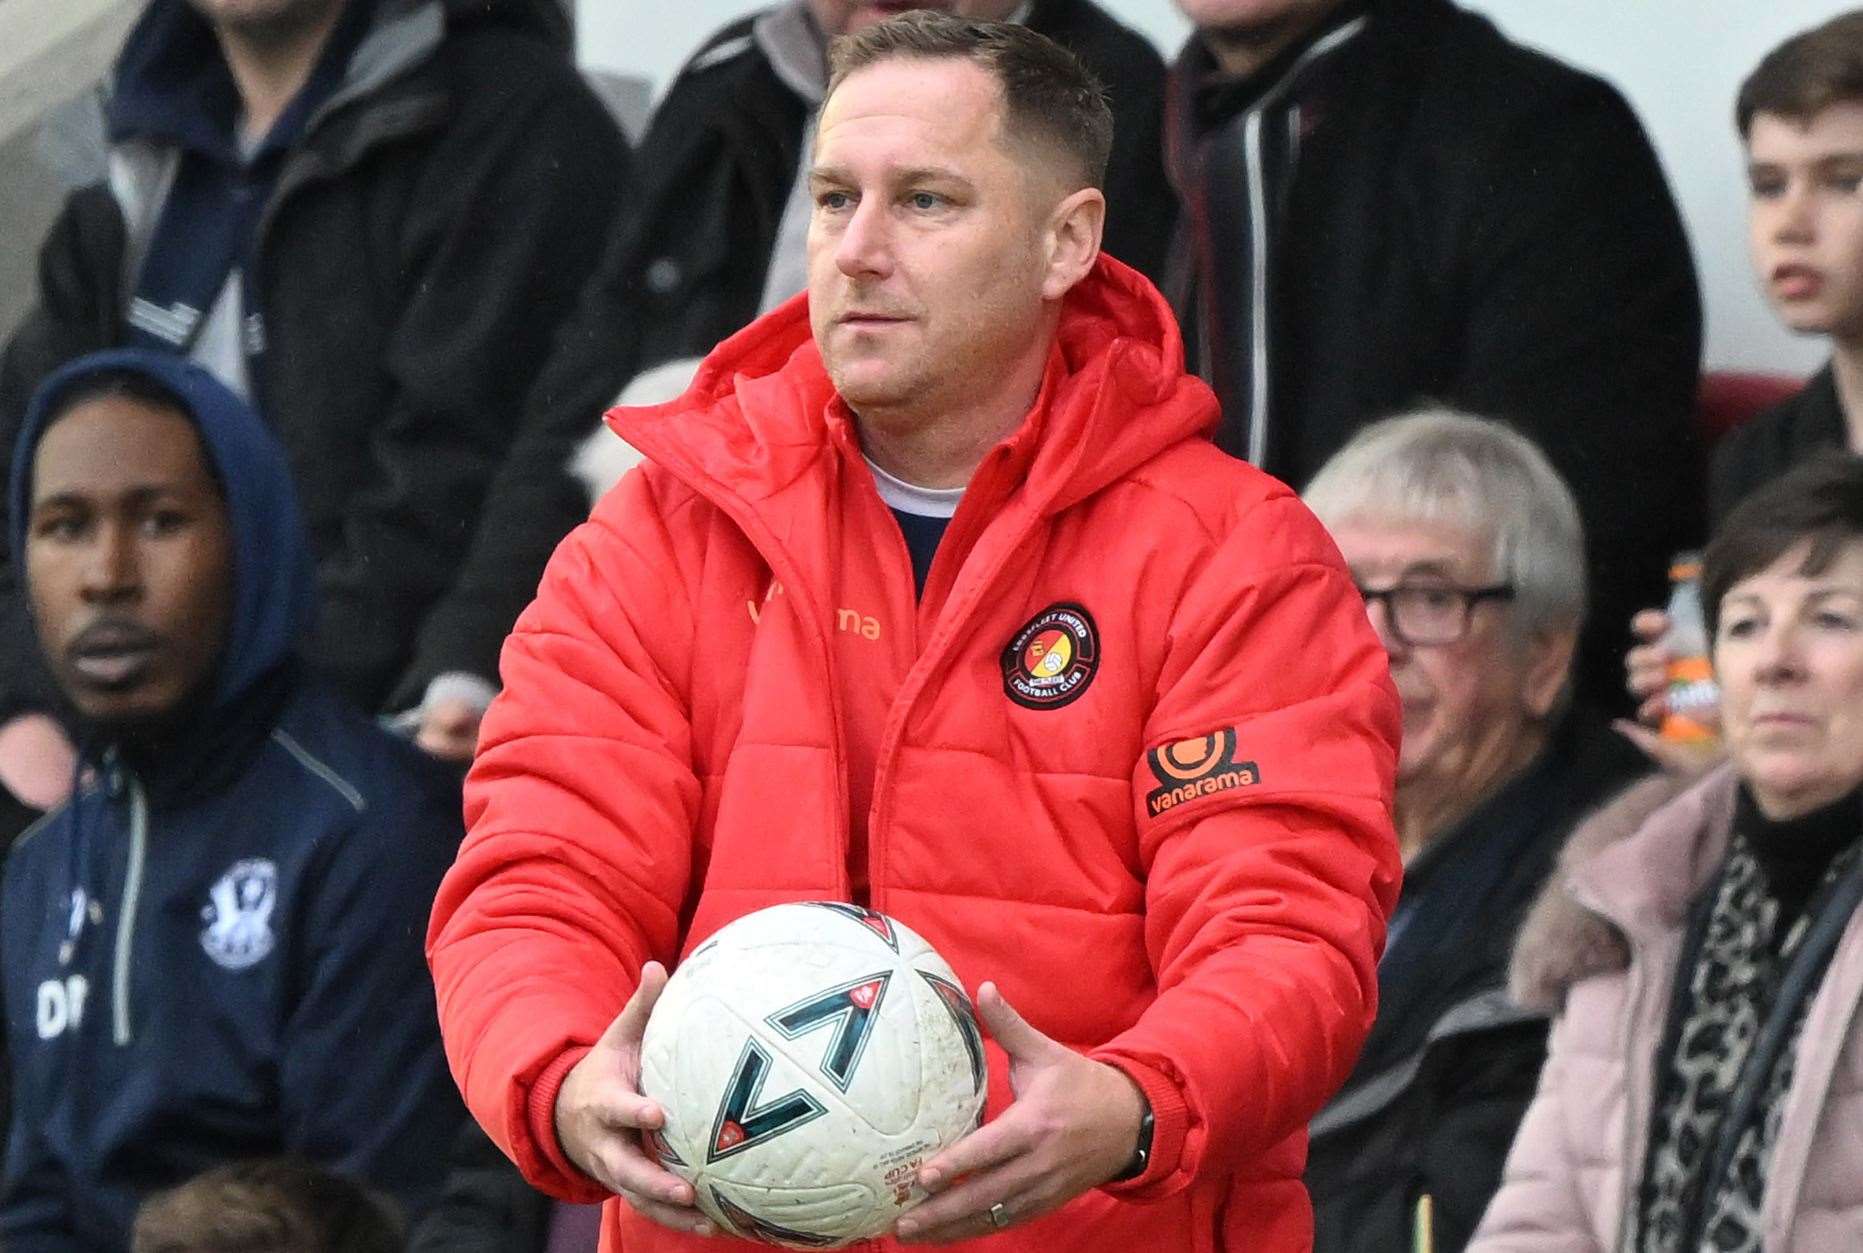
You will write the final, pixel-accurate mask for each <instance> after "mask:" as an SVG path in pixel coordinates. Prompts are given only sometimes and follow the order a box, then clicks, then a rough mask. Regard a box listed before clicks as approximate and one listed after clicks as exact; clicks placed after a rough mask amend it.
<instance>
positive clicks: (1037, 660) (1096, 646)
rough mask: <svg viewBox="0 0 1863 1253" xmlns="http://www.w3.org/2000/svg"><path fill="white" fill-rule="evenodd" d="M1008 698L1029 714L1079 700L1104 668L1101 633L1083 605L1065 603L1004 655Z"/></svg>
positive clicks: (1039, 618)
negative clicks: (1102, 667)
mask: <svg viewBox="0 0 1863 1253" xmlns="http://www.w3.org/2000/svg"><path fill="white" fill-rule="evenodd" d="M1002 665H1003V694H1004V695H1005V696H1007V697H1009V699H1010V700H1012V701H1014V702H1015V703H1016V704H1018V705H1021V706H1022V707H1023V708H1025V709H1059V708H1060V707H1061V706H1063V705H1065V704H1068V703H1069V702H1070V701H1074V700H1078V699H1079V698H1080V696H1081V694H1082V693H1084V692H1085V691H1086V690H1087V687H1088V685H1089V684H1091V683H1092V682H1093V676H1094V675H1095V674H1096V673H1098V671H1099V668H1100V629H1099V627H1097V626H1095V625H1094V622H1093V615H1092V614H1090V613H1088V612H1087V611H1086V609H1085V608H1084V607H1082V606H1080V605H1076V604H1072V603H1070V602H1063V603H1062V604H1058V605H1050V606H1048V608H1046V609H1044V610H1042V611H1041V612H1040V613H1038V614H1036V615H1035V616H1034V617H1033V618H1031V619H1029V621H1028V623H1027V625H1025V626H1024V627H1023V628H1022V629H1021V630H1019V631H1017V632H1016V634H1015V638H1014V639H1012V640H1010V641H1009V647H1007V648H1005V649H1004V650H1003V656H1002Z"/></svg>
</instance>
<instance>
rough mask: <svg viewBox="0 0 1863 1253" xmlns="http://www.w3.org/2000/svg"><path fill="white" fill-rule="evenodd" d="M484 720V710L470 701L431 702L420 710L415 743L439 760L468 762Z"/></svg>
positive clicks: (475, 747)
mask: <svg viewBox="0 0 1863 1253" xmlns="http://www.w3.org/2000/svg"><path fill="white" fill-rule="evenodd" d="M484 717H485V707H484V706H482V705H477V704H474V703H473V702H472V701H468V700H440V701H433V702H431V703H430V704H429V705H428V706H427V707H426V708H425V709H423V710H421V715H420V730H419V731H418V732H417V733H416V734H415V736H414V742H415V743H416V744H418V745H419V746H420V747H421V748H422V749H424V750H426V751H427V753H429V754H430V755H432V756H434V757H438V758H439V759H440V760H441V761H461V762H464V761H471V760H472V754H473V752H474V751H475V750H476V749H477V748H478V746H479V722H480V721H481V720H482V719H483V718H484Z"/></svg>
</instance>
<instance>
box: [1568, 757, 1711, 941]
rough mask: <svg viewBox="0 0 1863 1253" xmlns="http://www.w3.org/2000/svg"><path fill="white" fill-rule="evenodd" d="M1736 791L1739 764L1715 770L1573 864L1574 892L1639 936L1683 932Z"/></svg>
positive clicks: (1632, 935) (1583, 902) (1708, 876)
mask: <svg viewBox="0 0 1863 1253" xmlns="http://www.w3.org/2000/svg"><path fill="white" fill-rule="evenodd" d="M1737 791H1738V780H1737V779H1736V778H1735V775H1734V768H1733V766H1732V765H1731V764H1728V765H1724V766H1721V767H1720V768H1718V769H1716V770H1715V771H1713V772H1712V773H1710V774H1709V775H1708V776H1707V777H1706V778H1704V779H1702V780H1701V782H1699V783H1698V784H1696V785H1695V786H1694V787H1692V788H1690V789H1689V790H1688V791H1686V792H1684V793H1682V795H1680V796H1678V797H1676V798H1675V799H1674V800H1673V801H1671V802H1669V803H1668V804H1667V805H1664V806H1663V807H1662V808H1661V809H1658V810H1657V811H1656V812H1655V813H1653V814H1651V815H1650V816H1649V818H1648V819H1646V820H1645V821H1644V823H1643V824H1642V825H1641V826H1640V827H1638V828H1637V829H1636V831H1635V832H1634V833H1633V834H1632V835H1630V837H1629V838H1627V839H1624V840H1622V841H1620V842H1619V843H1616V844H1613V845H1611V846H1610V847H1609V848H1606V849H1604V850H1602V851H1601V852H1599V853H1598V854H1597V856H1595V857H1593V858H1591V859H1590V860H1588V861H1586V862H1584V863H1582V864H1580V865H1579V866H1577V867H1576V868H1574V869H1573V871H1572V875H1571V879H1570V891H1571V894H1572V896H1573V898H1574V899H1575V900H1577V901H1578V902H1579V904H1581V905H1584V906H1585V907H1587V908H1589V909H1590V910H1592V911H1593V912H1594V913H1596V914H1598V915H1599V916H1600V917H1602V918H1604V919H1605V920H1606V921H1607V922H1610V923H1611V924H1612V925H1614V926H1616V927H1617V928H1618V929H1619V930H1620V931H1622V932H1623V933H1624V935H1625V936H1627V937H1628V938H1629V939H1630V940H1632V941H1633V942H1641V941H1648V940H1651V939H1654V938H1656V937H1658V936H1660V935H1662V934H1664V933H1666V932H1671V931H1678V930H1680V929H1681V928H1682V927H1683V925H1684V924H1685V923H1686V921H1687V916H1688V906H1689V902H1690V901H1691V900H1693V899H1694V898H1695V896H1696V895H1697V894H1698V893H1699V892H1700V890H1701V889H1702V887H1703V886H1704V885H1706V883H1707V882H1708V880H1709V879H1711V878H1713V876H1714V873H1715V870H1716V868H1717V867H1718V866H1719V865H1720V863H1721V857H1722V855H1723V854H1724V853H1725V852H1726V851H1727V841H1728V838H1729V835H1730V833H1731V831H1732V829H1733V817H1734V798H1735V795H1736V793H1737Z"/></svg>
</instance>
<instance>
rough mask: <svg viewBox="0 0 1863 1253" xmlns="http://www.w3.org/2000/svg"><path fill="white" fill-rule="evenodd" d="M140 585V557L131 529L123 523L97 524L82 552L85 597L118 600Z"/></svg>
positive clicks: (136, 590)
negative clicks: (86, 549)
mask: <svg viewBox="0 0 1863 1253" xmlns="http://www.w3.org/2000/svg"><path fill="white" fill-rule="evenodd" d="M141 587H142V561H141V555H140V553H139V551H138V549H137V546H136V536H135V532H134V531H133V530H131V529H130V528H129V527H126V526H112V525H104V526H99V527H98V528H97V530H96V534H95V537H94V538H93V540H92V542H91V544H90V549H89V551H88V552H87V553H86V554H85V562H84V585H83V591H84V595H85V597H86V598H87V599H89V600H93V601H101V602H114V601H121V600H125V599H128V598H130V597H133V596H134V595H136V593H137V592H139V591H140V590H141Z"/></svg>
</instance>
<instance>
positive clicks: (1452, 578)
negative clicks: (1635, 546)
mask: <svg viewBox="0 0 1863 1253" xmlns="http://www.w3.org/2000/svg"><path fill="white" fill-rule="evenodd" d="M1306 502H1307V504H1308V505H1309V506H1310V507H1311V508H1312V509H1313V511H1314V512H1315V513H1316V514H1318V515H1319V517H1320V519H1321V521H1323V522H1324V523H1325V524H1326V525H1327V528H1328V529H1329V530H1330V531H1331V532H1332V534H1333V538H1334V539H1335V540H1336V541H1337V542H1338V544H1339V547H1340V550H1341V551H1342V552H1343V553H1344V555H1345V559H1346V564H1347V565H1348V566H1349V567H1350V568H1351V570H1352V575H1353V578H1354V580H1355V581H1356V582H1357V583H1358V586H1359V590H1360V591H1361V593H1363V595H1364V597H1365V609H1366V612H1367V613H1368V614H1369V615H1370V616H1371V622H1372V626H1373V628H1374V629H1375V630H1376V631H1377V633H1378V636H1379V638H1380V639H1381V640H1382V641H1383V642H1384V647H1385V650H1386V652H1387V653H1388V654H1389V656H1390V662H1391V676H1392V679H1393V680H1394V681H1395V682H1396V684H1397V691H1398V695H1399V696H1400V697H1401V698H1402V700H1403V709H1404V738H1403V749H1402V754H1401V756H1400V757H1399V759H1398V767H1397V830H1398V837H1399V840H1400V841H1401V844H1402V848H1403V854H1404V862H1405V872H1404V874H1405V882H1404V889H1403V895H1402V898H1401V899H1400V901H1399V903H1398V908H1397V913H1396V914H1395V915H1394V916H1393V918H1392V920H1391V930H1390V938H1389V943H1388V946H1387V948H1386V950H1385V954H1384V958H1383V961H1382V962H1381V964H1380V966H1379V970H1378V985H1379V988H1378V991H1379V1014H1378V1020H1377V1024H1376V1026H1374V1027H1373V1029H1372V1034H1371V1036H1370V1038H1369V1039H1368V1041H1367V1042H1366V1045H1365V1050H1364V1052H1363V1053H1362V1054H1361V1055H1360V1057H1359V1061H1358V1064H1357V1067H1356V1069H1355V1070H1354V1071H1353V1073H1352V1077H1351V1078H1350V1079H1349V1080H1348V1081H1347V1083H1346V1086H1345V1087H1344V1088H1343V1089H1342V1090H1341V1091H1340V1093H1339V1094H1338V1096H1337V1097H1335V1098H1334V1099H1333V1101H1332V1102H1331V1103H1329V1104H1328V1105H1327V1106H1326V1108H1325V1109H1324V1110H1322V1111H1321V1113H1320V1115H1319V1117H1318V1118H1317V1119H1316V1120H1315V1121H1314V1123H1313V1125H1312V1129H1311V1130H1312V1148H1311V1153H1310V1157H1309V1166H1308V1177H1307V1182H1308V1187H1309V1188H1310V1189H1311V1191H1312V1194H1313V1203H1314V1214H1315V1225H1316V1244H1315V1248H1316V1249H1317V1250H1319V1251H1320V1253H1329V1251H1330V1253H1340V1251H1342V1250H1378V1251H1379V1253H1384V1251H1386V1250H1392V1249H1429V1250H1433V1253H1450V1251H1451V1250H1458V1249H1460V1248H1462V1246H1463V1245H1464V1243H1466V1241H1467V1240H1468V1237H1469V1235H1470V1234H1471V1233H1472V1231H1473V1229H1474V1226H1475V1223H1476V1222H1477V1221H1478V1220H1479V1219H1480V1217H1481V1213H1482V1210H1483V1208H1484V1206H1485V1205H1486V1203H1487V1200H1488V1198H1489V1197H1490V1196H1491V1195H1492V1193H1493V1191H1494V1189H1495V1187H1496V1186H1497V1185H1498V1183H1499V1181H1500V1168H1501V1162H1502V1160H1503V1158H1504V1157H1505V1156H1506V1153H1507V1147H1508V1144H1509V1143H1510V1141H1511V1140H1512V1139H1513V1134H1514V1130H1515V1128H1516V1127H1517V1126H1518V1124H1519V1121H1520V1118H1521V1116H1522V1115H1523V1114H1524V1113H1525V1110H1526V1106H1527V1103H1528V1101H1529V1099H1530V1098H1531V1096H1532V1094H1533V1090H1534V1084H1535V1080H1536V1077H1537V1075H1538V1072H1539V1068H1540V1064H1541V1062H1542V1060H1543V1059H1544V1057H1545V1044H1546V1026H1547V1024H1546V1021H1545V1020H1544V1019H1543V1018H1541V1017H1537V1016H1534V1015H1530V1014H1527V1013H1525V1012H1524V1011H1522V1010H1520V1009H1518V1008H1517V1007H1515V1006H1514V1005H1512V1004H1511V1003H1510V1002H1509V1001H1508V999H1507V994H1506V986H1505V983H1506V967H1507V958H1508V951H1509V949H1510V947H1511V945H1512V941H1513V936H1514V933H1515V931H1516V930H1517V929H1518V927H1519V923H1520V920H1521V917H1522V915H1523V914H1524V912H1525V910H1526V908H1527V906H1528V905H1529V904H1530V903H1531V901H1532V899H1533V897H1534V896H1535V894H1536V893H1537V891H1538V888H1539V886H1540V884H1541V883H1542V882H1543V881H1544V880H1545V879H1546V877H1547V875H1548V873H1549V872H1550V871H1551V868H1552V864H1553V860H1554V857H1555V855H1556V852H1557V850H1558V848H1559V847H1560V845H1561V844H1562V843H1563V838H1564V836H1565V834H1566V833H1567V832H1568V830H1569V829H1570V827H1571V826H1572V825H1573V823H1574V822H1575V821H1576V820H1577V819H1578V818H1579V817H1581V816H1582V815H1583V814H1584V813H1585V812H1586V811H1587V810H1589V809H1590V808H1591V807H1592V806H1593V805H1594V804H1596V803H1597V802H1598V801H1600V800H1601V799H1603V798H1604V797H1605V796H1607V795H1609V794H1610V793H1611V792H1612V791H1614V790H1616V789H1617V788H1618V787H1619V786H1621V785H1622V784H1623V783H1625V782H1626V781H1627V780H1628V779H1629V778H1630V777H1632V776H1633V775H1634V774H1635V773H1636V772H1637V771H1639V770H1640V769H1641V768H1642V765H1643V763H1640V762H1639V760H1638V758H1637V754H1636V753H1635V752H1634V751H1633V750H1632V749H1631V748H1630V746H1629V745H1628V744H1627V743H1625V742H1624V741H1623V740H1621V739H1619V738H1618V737H1616V736H1615V735H1613V734H1612V733H1611V732H1610V731H1609V730H1608V729H1607V728H1606V727H1605V726H1604V725H1603V723H1602V720H1600V719H1594V718H1590V717H1588V716H1586V715H1585V714H1584V713H1583V711H1580V710H1577V709H1574V708H1573V707H1572V705H1571V702H1570V699H1569V694H1570V687H1571V684H1570V675H1571V668H1572V655H1573V649H1574V645H1575V643H1576V641H1577V639H1578V634H1579V630H1580V628H1581V626H1582V625H1583V622H1584V616H1585V562H1584V551H1585V549H1584V535H1583V532H1582V530H1581V528H1580V524H1579V518H1578V509H1577V506H1576V505H1575V504H1574V502H1573V498H1572V493H1571V490H1570V489H1569V488H1568V487H1567V486H1566V484H1565V483H1564V482H1563V481H1562V480H1561V479H1560V478H1559V476H1558V474H1557V473H1556V472H1555V471H1554V470H1553V469H1552V467H1551V465H1549V464H1548V462H1547V460H1546V458H1545V457H1544V456H1543V455H1542V454H1541V453H1540V452H1539V450H1538V449H1537V448H1536V447H1535V446H1534V445H1533V444H1532V443H1531V442H1529V441H1528V440H1527V439H1525V438H1524V437H1522V436H1520V435H1518V434H1516V433H1514V432H1513V431H1510V430H1508V429H1507V428H1506V427H1504V426H1502V425H1500V424H1498V423H1495V422H1490V421H1486V420H1483V419H1479V418H1474V417H1469V416H1465V415H1461V414H1456V413H1449V412H1443V411H1432V412H1424V413H1416V414H1412V415H1409V416H1406V417H1400V418H1392V419H1389V420H1387V421H1384V422H1381V423H1378V424H1377V425H1375V426H1371V427H1368V428H1366V429H1365V430H1364V431H1363V432H1361V433H1360V434H1359V436H1358V437H1357V438H1356V439H1354V440H1353V441H1352V442H1351V443H1350V444H1348V445H1347V446H1346V447H1345V448H1344V449H1342V450H1341V451H1340V452H1339V453H1338V454H1337V455H1336V456H1334V457H1333V459H1332V460H1331V461H1330V462H1328V463H1327V464H1326V465H1325V466H1324V467H1323V468H1322V469H1321V470H1320V472H1319V474H1318V475H1317V476H1315V478H1314V480H1313V482H1312V484H1311V485H1310V486H1309V487H1308V489H1307V492H1306Z"/></svg>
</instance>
